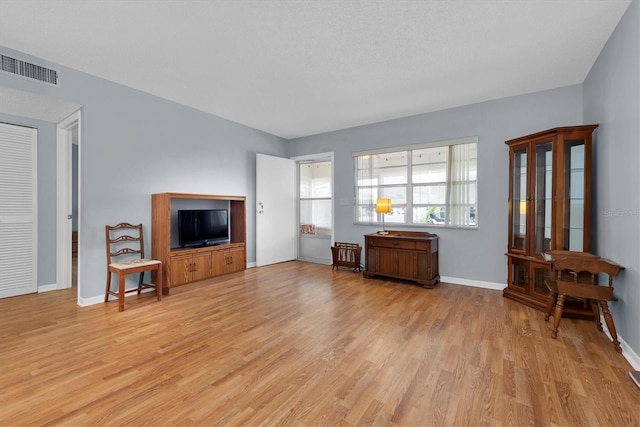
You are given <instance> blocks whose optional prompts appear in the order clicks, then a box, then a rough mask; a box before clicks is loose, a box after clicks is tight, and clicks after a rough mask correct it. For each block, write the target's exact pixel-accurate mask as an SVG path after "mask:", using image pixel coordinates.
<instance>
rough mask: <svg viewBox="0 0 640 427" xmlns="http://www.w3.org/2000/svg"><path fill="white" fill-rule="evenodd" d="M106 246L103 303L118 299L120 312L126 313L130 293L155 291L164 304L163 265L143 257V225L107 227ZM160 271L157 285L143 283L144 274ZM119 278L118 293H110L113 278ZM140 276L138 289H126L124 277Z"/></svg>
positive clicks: (124, 223) (126, 224) (122, 224)
mask: <svg viewBox="0 0 640 427" xmlns="http://www.w3.org/2000/svg"><path fill="white" fill-rule="evenodd" d="M105 236H106V244H107V287H106V290H105V293H104V302H108V301H109V295H113V296H116V297H118V311H124V296H125V294H127V293H130V292H136V291H137V292H138V294H140V292H141V291H142V290H143V289H148V288H154V289H155V290H156V294H157V295H158V301H160V300H162V262H160V261H158V260H153V259H146V258H145V257H144V236H143V233H142V224H138V225H131V224H129V223H126V222H122V223H120V224H118V225H114V226H110V225H106V226H105ZM154 270H157V272H158V273H157V275H156V277H157V283H155V284H152V283H146V284H145V283H143V279H144V272H145V271H154ZM112 273H115V274H117V275H118V291H117V292H115V291H112V290H111V274H112ZM135 273H139V275H140V276H139V278H138V287H137V288H133V289H125V277H126V276H127V275H128V274H135Z"/></svg>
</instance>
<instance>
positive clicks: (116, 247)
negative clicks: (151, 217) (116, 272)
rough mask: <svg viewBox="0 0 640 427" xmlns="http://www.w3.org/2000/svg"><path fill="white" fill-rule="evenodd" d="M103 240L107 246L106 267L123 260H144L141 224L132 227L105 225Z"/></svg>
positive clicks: (127, 224) (122, 223)
mask: <svg viewBox="0 0 640 427" xmlns="http://www.w3.org/2000/svg"><path fill="white" fill-rule="evenodd" d="M104 228H105V240H106V244H107V265H109V264H111V263H113V262H114V258H117V261H124V260H125V259H136V258H140V259H142V258H144V235H143V232H142V224H138V225H132V224H129V223H127V222H121V223H120V224H117V225H113V226H111V225H106V226H105V227H104Z"/></svg>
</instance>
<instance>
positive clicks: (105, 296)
mask: <svg viewBox="0 0 640 427" xmlns="http://www.w3.org/2000/svg"><path fill="white" fill-rule="evenodd" d="M110 290H111V272H110V271H107V287H106V289H105V291H104V302H109V291H110Z"/></svg>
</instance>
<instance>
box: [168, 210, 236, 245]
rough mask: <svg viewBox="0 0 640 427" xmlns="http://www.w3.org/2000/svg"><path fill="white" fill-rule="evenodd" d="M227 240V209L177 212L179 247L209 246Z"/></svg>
mask: <svg viewBox="0 0 640 427" xmlns="http://www.w3.org/2000/svg"><path fill="white" fill-rule="evenodd" d="M228 240H229V212H228V210H227V209H194V210H179V211H178V243H179V244H180V246H194V245H209V244H214V243H219V242H223V241H228Z"/></svg>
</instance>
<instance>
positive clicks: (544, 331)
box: [0, 262, 640, 426]
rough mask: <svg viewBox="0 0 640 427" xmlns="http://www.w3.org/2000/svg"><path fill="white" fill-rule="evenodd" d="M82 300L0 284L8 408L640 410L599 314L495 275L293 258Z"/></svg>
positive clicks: (18, 414)
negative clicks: (427, 281)
mask: <svg viewBox="0 0 640 427" xmlns="http://www.w3.org/2000/svg"><path fill="white" fill-rule="evenodd" d="M96 280H99V281H100V282H102V277H99V278H98V277H96ZM75 300H76V297H75V288H72V289H70V290H68V291H66V290H65V291H54V292H48V293H43V294H40V295H37V294H36V295H27V296H21V297H16V298H9V299H4V300H0V345H1V348H0V425H2V426H14V425H16V426H17V425H29V426H31V425H43V424H47V425H73V426H79V425H152V426H164V425H167V426H169V425H170V426H178V425H179V426H184V425H241V426H256V425H269V426H273V425H292V426H300V425H327V426H333V425H343V426H356V425H391V426H394V425H403V426H422V425H455V426H462V425H472V426H475V425H538V426H547V425H592V426H623V425H624V426H634V425H635V426H637V425H640V410H639V408H640V404H639V402H640V390H638V389H637V388H636V386H635V385H634V384H633V383H632V382H631V380H630V379H629V377H628V375H627V372H628V371H629V370H630V369H631V367H630V366H629V364H628V362H627V361H626V360H625V359H624V358H623V356H622V355H620V354H618V353H616V352H615V351H614V348H613V345H612V344H611V343H610V342H609V341H608V339H607V337H606V336H605V335H604V334H603V333H602V332H598V331H597V330H596V328H595V325H594V324H593V323H592V322H588V321H577V320H567V319H564V320H563V322H562V324H561V326H560V333H559V338H558V340H553V339H551V337H550V324H549V323H547V322H545V321H544V318H543V314H542V313H541V312H539V311H535V310H533V309H530V308H527V307H525V306H523V305H521V304H518V303H515V302H513V301H510V300H506V299H503V297H502V293H501V292H500V291H492V290H486V289H478V288H472V287H465V286H457V285H451V284H446V283H443V284H440V285H438V286H437V287H436V288H435V289H423V288H421V287H418V286H415V285H411V284H408V283H404V282H393V281H385V280H381V279H364V278H362V276H361V275H360V274H354V273H352V272H351V271H350V270H347V269H341V270H340V271H339V272H336V271H332V270H331V267H330V266H321V265H316V264H309V263H302V262H289V263H283V264H278V265H274V266H268V267H261V268H253V269H250V270H247V271H246V272H241V273H235V274H233V275H229V276H225V277H222V278H218V279H216V280H211V281H205V282H201V283H197V284H192V285H187V286H184V287H182V288H177V289H176V291H175V292H174V294H173V295H171V296H169V297H166V298H163V300H162V301H161V302H158V301H156V299H155V296H154V295H152V294H146V295H144V294H143V295H142V296H133V297H129V298H127V301H126V302H127V306H126V311H124V312H122V313H119V312H118V304H117V303H116V302H111V303H109V304H98V305H94V306H90V307H85V308H79V307H78V306H77V305H76V301H75Z"/></svg>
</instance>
